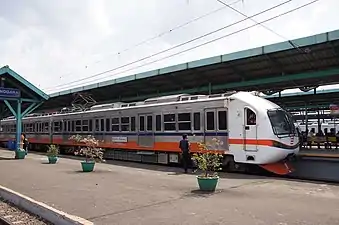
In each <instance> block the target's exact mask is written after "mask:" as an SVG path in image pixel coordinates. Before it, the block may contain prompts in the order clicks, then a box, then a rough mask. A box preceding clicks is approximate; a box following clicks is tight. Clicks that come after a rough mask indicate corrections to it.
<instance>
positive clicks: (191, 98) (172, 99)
mask: <svg viewBox="0 0 339 225" xmlns="http://www.w3.org/2000/svg"><path fill="white" fill-rule="evenodd" d="M237 93H251V94H253V96H258V95H257V94H256V93H254V92H235V91H232V92H226V93H221V94H212V95H189V94H179V95H169V96H162V97H158V98H149V99H146V100H144V101H141V102H134V103H123V102H115V103H108V104H101V105H95V106H92V107H91V108H90V109H89V110H85V111H71V112H70V111H67V110H66V109H64V110H61V111H59V112H52V113H44V114H38V113H33V114H29V115H27V116H26V117H24V118H23V119H28V118H29V119H32V118H45V117H50V116H53V117H56V116H65V115H75V114H87V113H92V112H105V111H115V110H126V109H130V108H144V107H152V106H161V105H170V104H173V103H177V104H184V103H186V102H204V101H212V100H221V99H227V98H230V97H232V96H233V95H234V94H237ZM258 97H260V96H258ZM260 98H262V97H260ZM264 100H266V99H264ZM266 101H267V102H270V101H268V100H266ZM266 101H265V102H266ZM14 119H15V118H12V117H7V118H4V119H3V120H2V121H11V120H14Z"/></svg>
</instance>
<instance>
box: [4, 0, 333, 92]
mask: <svg viewBox="0 0 339 225" xmlns="http://www.w3.org/2000/svg"><path fill="white" fill-rule="evenodd" d="M223 1H224V2H225V3H227V4H230V3H234V2H235V3H234V4H232V5H231V6H232V7H234V8H236V9H237V10H239V11H241V12H242V13H244V14H246V15H247V16H251V15H253V14H255V13H258V12H260V11H263V10H265V9H268V8H270V7H273V6H275V5H278V4H280V3H283V2H285V1H286V0H270V1H267V0H238V1H236V0H223ZM310 1H311V0H291V1H290V2H288V3H286V4H284V5H282V6H280V7H278V8H276V9H274V10H271V11H269V12H266V13H263V14H261V15H259V16H257V17H254V19H255V20H257V21H262V20H265V19H268V18H270V17H273V16H275V15H277V14H280V13H283V12H285V11H288V10H290V9H293V8H295V7H297V6H300V5H302V4H305V3H307V2H310ZM0 5H1V8H0V27H1V31H0V52H1V54H0V67H2V66H5V65H9V67H10V68H11V69H13V70H14V71H16V72H17V73H19V74H20V75H22V76H23V77H24V78H25V79H27V80H29V81H30V82H32V83H33V84H34V85H36V86H37V87H39V88H41V89H42V90H44V91H45V92H46V93H48V94H50V93H54V92H58V91H60V90H65V89H70V88H75V87H78V86H84V85H88V84H91V83H97V82H102V81H105V80H111V79H114V78H118V77H123V76H127V75H130V74H136V73H140V72H145V71H149V70H153V69H158V68H163V67H167V66H171V65H176V64H181V63H184V62H189V61H194V60H199V59H202V58H207V57H211V56H216V55H221V54H227V53H232V52H236V51H241V50H245V49H249V48H254V47H259V46H263V45H268V44H272V43H277V42H283V41H286V40H288V39H295V38H300V37H304V36H309V35H314V34H318V33H323V32H328V31H332V30H336V29H339V25H338V24H337V23H335V22H334V21H339V14H338V13H337V9H338V8H339V1H338V0H320V1H318V2H316V3H314V4H311V5H309V6H307V7H305V8H302V9H300V10H298V11H295V12H293V13H291V14H288V15H285V16H283V17H280V18H278V19H274V20H272V21H270V22H267V23H265V25H266V26H267V27H269V28H270V29H272V30H274V31H275V32H276V33H279V34H281V35H283V36H284V38H282V37H280V36H278V35H276V34H274V33H273V32H271V31H268V30H266V29H265V28H263V27H261V26H256V27H253V28H251V29H248V30H246V31H243V32H240V33H237V34H235V35H230V36H228V37H226V38H223V39H221V40H219V41H216V42H213V43H211V44H208V45H204V46H202V47H199V48H196V49H194V50H192V51H188V52H185V53H182V54H178V55H176V56H173V57H169V58H167V59H164V60H159V59H161V58H164V57H166V56H169V55H172V54H174V53H177V52H180V51H182V50H185V49H187V48H190V47H193V46H196V45H199V44H201V43H204V42H206V41H209V40H212V39H214V38H217V37H221V36H224V35H227V34H230V33H232V32H234V31H236V30H239V29H242V28H244V27H247V26H250V25H252V24H254V22H252V21H250V20H247V21H244V22H242V23H239V24H237V25H235V26H232V27H229V28H226V29H223V30H221V31H220V32H217V33H214V34H212V35H209V36H206V37H204V38H201V39H199V40H197V41H194V42H191V43H189V44H187V45H183V46H181V47H179V48H176V49H173V50H171V51H167V52H165V53H163V54H159V55H157V56H154V57H150V58H148V59H146V60H143V61H140V62H138V63H135V64H131V65H129V66H125V67H123V68H120V69H116V70H113V71H111V72H108V73H104V74H101V75H99V76H95V77H93V78H91V79H87V80H81V79H84V78H86V77H88V76H93V75H95V74H98V73H101V72H103V71H107V70H111V69H114V68H117V67H119V66H123V65H125V64H128V63H131V62H134V61H137V60H139V59H141V58H144V57H147V56H150V55H152V54H155V53H158V52H160V51H163V50H166V49H168V48H171V47H173V46H176V45H178V44H181V43H184V42H186V41H188V40H191V39H193V38H196V37H198V36H201V35H204V34H206V33H208V32H211V31H214V30H216V29H219V28H221V27H224V26H226V25H228V24H232V23H234V22H236V21H238V20H241V19H244V16H242V15H240V14H239V13H237V12H235V11H233V10H231V9H229V8H227V7H225V6H224V5H222V4H221V3H219V2H218V1H216V0H142V1H140V0H72V1H69V0H58V1H46V0H30V1H27V0H0ZM206 14H208V16H204V17H203V18H201V19H198V20H195V21H194V22H189V21H192V20H194V19H195V18H198V17H201V16H203V15H206ZM140 43H141V44H140ZM154 60H159V61H158V62H156V63H151V62H152V61H154ZM147 63H148V65H145V66H142V65H143V64H147ZM136 67H139V68H136ZM79 80H81V81H79ZM77 81H78V82H77Z"/></svg>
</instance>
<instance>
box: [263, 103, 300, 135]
mask: <svg viewBox="0 0 339 225" xmlns="http://www.w3.org/2000/svg"><path fill="white" fill-rule="evenodd" d="M267 114H268V117H269V119H270V121H271V125H272V128H273V132H274V134H275V135H290V134H296V128H295V125H294V121H293V118H292V116H291V115H290V114H289V113H287V112H286V111H285V110H282V109H274V110H268V112H267Z"/></svg>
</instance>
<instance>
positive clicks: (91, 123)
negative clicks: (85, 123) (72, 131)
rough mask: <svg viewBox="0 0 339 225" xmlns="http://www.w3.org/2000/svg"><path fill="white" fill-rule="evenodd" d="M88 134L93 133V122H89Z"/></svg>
mask: <svg viewBox="0 0 339 225" xmlns="http://www.w3.org/2000/svg"><path fill="white" fill-rule="evenodd" d="M88 131H90V132H92V131H93V120H89V130H88Z"/></svg>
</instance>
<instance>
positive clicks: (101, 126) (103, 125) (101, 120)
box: [100, 119, 105, 132]
mask: <svg viewBox="0 0 339 225" xmlns="http://www.w3.org/2000/svg"><path fill="white" fill-rule="evenodd" d="M100 131H101V132H105V119H100Z"/></svg>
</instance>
